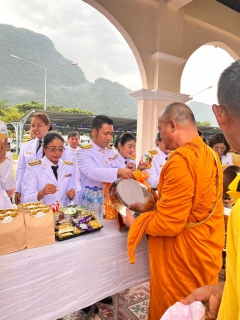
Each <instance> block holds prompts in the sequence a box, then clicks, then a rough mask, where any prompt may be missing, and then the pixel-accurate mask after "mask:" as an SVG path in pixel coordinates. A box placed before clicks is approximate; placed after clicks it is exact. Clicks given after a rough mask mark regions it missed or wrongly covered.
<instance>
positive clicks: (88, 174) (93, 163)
mask: <svg viewBox="0 0 240 320" xmlns="http://www.w3.org/2000/svg"><path fill="white" fill-rule="evenodd" d="M113 132H114V130H113V121H112V120H111V119H110V118H109V117H107V116H104V115H99V116H96V117H95V118H94V119H93V122H92V140H91V141H90V144H89V145H87V146H84V147H83V148H82V149H80V150H78V151H77V162H78V166H79V168H80V175H81V191H80V197H79V201H80V203H81V202H82V194H83V191H84V188H85V186H89V187H94V186H97V187H98V188H104V185H103V182H109V183H112V182H114V181H115V180H117V179H133V175H132V171H133V170H132V169H129V168H128V167H126V168H120V164H118V162H117V161H116V157H117V155H116V154H115V152H114V150H113V149H112V147H110V146H109V144H110V142H111V140H112V137H113Z"/></svg>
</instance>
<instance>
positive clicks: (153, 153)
mask: <svg viewBox="0 0 240 320" xmlns="http://www.w3.org/2000/svg"><path fill="white" fill-rule="evenodd" d="M148 153H149V154H150V155H152V156H154V155H155V154H158V152H157V150H150V151H148Z"/></svg>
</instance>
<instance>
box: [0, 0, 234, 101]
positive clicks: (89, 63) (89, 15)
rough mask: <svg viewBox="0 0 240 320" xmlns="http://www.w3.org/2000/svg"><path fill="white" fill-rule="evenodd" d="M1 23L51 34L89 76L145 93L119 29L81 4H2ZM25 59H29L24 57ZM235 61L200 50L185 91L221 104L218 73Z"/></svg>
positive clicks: (67, 0) (8, 0)
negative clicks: (217, 99) (210, 87)
mask: <svg viewBox="0 0 240 320" xmlns="http://www.w3.org/2000/svg"><path fill="white" fill-rule="evenodd" d="M0 5H1V6H0V8H1V9H0V23H6V24H11V25H13V26H16V27H24V28H27V29H30V30H32V31H35V32H38V33H41V34H44V35H46V36H48V37H49V38H50V39H51V40H52V41H53V43H54V45H55V47H56V49H57V50H58V51H59V52H60V53H61V54H62V55H63V56H64V57H65V58H67V59H69V60H72V61H73V62H78V64H79V66H80V68H81V69H82V70H83V72H84V74H85V76H86V78H87V79H88V80H89V81H91V82H94V80H95V79H97V78H105V79H109V80H111V81H117V82H119V83H121V84H123V85H124V86H126V87H128V88H129V89H131V90H137V89H141V87H142V85H141V78H140V73H139V70H138V66H137V63H136V61H135V58H134V56H133V53H132V51H131V50H130V48H129V47H128V45H127V43H126V42H125V40H124V39H123V37H122V36H121V34H120V33H119V32H118V31H117V30H116V28H115V27H114V26H113V25H112V24H111V23H110V22H109V21H108V20H107V19H106V18H105V17H104V16H103V15H102V14H100V13H99V12H98V11H97V10H95V9H94V8H92V7H91V6H89V5H88V4H86V3H85V2H82V1H81V0H58V1H54V0H20V1H16V0H1V1H0ZM21 58H24V57H21ZM232 61H233V59H232V58H231V57H230V56H229V55H228V54H227V53H226V52H224V51H223V50H221V49H219V48H214V47H212V46H205V47H202V48H200V49H199V50H198V51H197V52H195V53H194V54H193V55H192V56H191V58H190V59H189V62H188V63H187V64H186V67H185V69H184V73H183V77H182V84H181V92H182V93H186V94H189V95H194V94H196V93H197V92H199V91H202V90H204V89H206V88H207V87H209V86H213V88H212V89H208V90H205V91H203V92H202V93H199V94H197V95H195V96H194V100H197V101H202V102H205V103H208V104H212V103H215V102H216V83H217V79H218V77H219V74H220V73H221V72H222V71H223V70H224V69H225V68H226V67H227V66H228V65H229V64H230V63H231V62H232Z"/></svg>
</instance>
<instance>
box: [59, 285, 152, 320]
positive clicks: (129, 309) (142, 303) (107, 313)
mask: <svg viewBox="0 0 240 320" xmlns="http://www.w3.org/2000/svg"><path fill="white" fill-rule="evenodd" d="M115 298H116V296H114V297H113V299H114V301H113V303H112V304H111V305H105V304H102V303H97V306H98V308H99V313H98V314H96V315H95V316H93V317H91V318H90V319H91V320H93V319H94V320H100V319H101V320H114V319H117V320H138V319H141V320H147V318H148V316H147V314H148V302H149V282H145V283H143V284H141V285H139V286H137V287H134V288H131V289H129V290H126V291H124V292H120V293H119V298H118V300H117V299H115ZM114 313H115V318H114ZM85 316H86V314H85V313H83V312H82V311H77V312H74V313H72V314H70V315H67V316H65V317H64V318H63V320H83V319H84V317H85Z"/></svg>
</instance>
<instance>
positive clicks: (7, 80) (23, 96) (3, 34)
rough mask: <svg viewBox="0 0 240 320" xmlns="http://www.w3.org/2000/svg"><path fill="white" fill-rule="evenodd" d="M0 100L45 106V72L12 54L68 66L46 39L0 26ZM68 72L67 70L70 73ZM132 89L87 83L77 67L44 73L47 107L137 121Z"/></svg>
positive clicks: (104, 82) (100, 81) (102, 82)
mask: <svg viewBox="0 0 240 320" xmlns="http://www.w3.org/2000/svg"><path fill="white" fill-rule="evenodd" d="M0 44H1V45H0V75H1V76H0V100H3V99H8V104H9V105H13V104H16V103H23V102H27V101H30V100H36V101H39V102H41V103H44V93H45V90H44V83H45V72H44V69H43V68H40V67H37V66H33V65H31V64H29V63H26V62H24V61H20V60H17V59H14V58H12V57H11V55H14V56H17V57H19V58H23V59H25V60H28V61H31V62H33V63H35V64H37V65H40V66H43V67H45V68H49V67H53V66H59V65H65V64H71V63H72V61H70V60H68V59H66V58H65V57H63V55H62V54H61V53H59V52H58V51H57V50H56V49H55V47H54V44H53V42H52V41H51V40H50V39H49V38H48V37H46V36H44V35H42V34H39V33H35V32H33V31H30V30H28V29H24V28H16V27H13V26H10V25H6V24H0ZM69 69H70V70H69ZM130 91H131V90H130V89H128V88H126V87H124V86H123V85H121V84H119V83H117V82H111V81H109V80H106V79H101V78H100V79H97V80H96V81H95V82H94V83H91V82H89V81H88V80H87V79H86V77H85V75H84V73H83V71H82V70H81V68H80V67H79V66H70V67H64V68H56V69H50V70H47V105H50V104H52V105H58V106H64V107H76V108H81V109H83V110H88V111H92V112H94V113H95V114H106V115H109V116H116V117H126V118H136V117H137V101H136V100H135V99H134V98H132V97H130V96H128V95H127V93H128V92H130Z"/></svg>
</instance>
